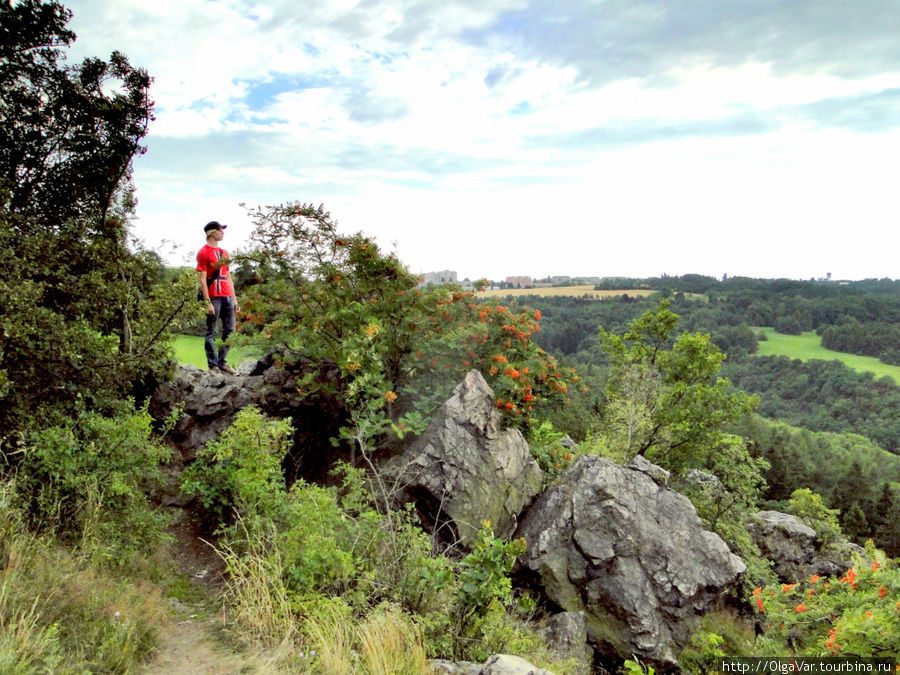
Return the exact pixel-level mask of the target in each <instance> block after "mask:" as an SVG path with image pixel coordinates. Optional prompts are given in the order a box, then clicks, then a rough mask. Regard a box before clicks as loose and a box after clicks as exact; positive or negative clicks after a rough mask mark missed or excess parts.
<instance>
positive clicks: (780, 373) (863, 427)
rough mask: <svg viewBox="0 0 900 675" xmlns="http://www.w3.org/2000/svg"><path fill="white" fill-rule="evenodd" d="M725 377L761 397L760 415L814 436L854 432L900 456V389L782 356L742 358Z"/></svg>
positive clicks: (835, 365)
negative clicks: (899, 452) (830, 432)
mask: <svg viewBox="0 0 900 675" xmlns="http://www.w3.org/2000/svg"><path fill="white" fill-rule="evenodd" d="M723 372H724V373H725V374H726V375H727V376H728V377H729V378H731V380H732V382H734V385H735V386H736V387H740V388H741V389H743V390H744V391H747V392H750V393H752V394H757V395H758V396H759V397H760V406H759V412H760V413H761V414H763V415H765V416H766V417H771V418H778V419H783V420H785V421H787V422H790V423H791V424H793V425H795V426H802V427H806V428H808V429H811V430H813V431H835V432H845V431H846V432H852V433H856V434H860V435H862V436H866V437H867V438H870V439H872V440H873V441H875V442H876V443H878V444H879V445H881V446H882V447H883V448H886V449H887V450H890V451H891V452H895V453H896V452H898V451H900V387H898V386H897V385H896V384H895V383H894V382H893V380H891V379H890V378H887V377H883V378H880V379H875V377H874V376H873V375H872V374H871V373H858V372H856V371H854V370H852V369H851V368H849V367H847V366H845V365H844V364H843V363H840V362H839V361H819V360H813V361H808V362H802V361H799V360H796V359H790V358H788V357H786V356H765V357H754V358H749V359H741V360H738V361H735V362H731V361H729V362H728V363H726V364H725V366H724V368H723Z"/></svg>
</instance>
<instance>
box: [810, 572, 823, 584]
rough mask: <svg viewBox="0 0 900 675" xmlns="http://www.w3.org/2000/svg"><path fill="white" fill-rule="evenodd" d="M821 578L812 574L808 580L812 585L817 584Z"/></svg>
mask: <svg viewBox="0 0 900 675" xmlns="http://www.w3.org/2000/svg"><path fill="white" fill-rule="evenodd" d="M821 578H822V577H821V576H819V575H818V574H813V575H812V576H811V577H810V578H809V583H811V584H814V583H816V582H817V581H818V580H819V579H821Z"/></svg>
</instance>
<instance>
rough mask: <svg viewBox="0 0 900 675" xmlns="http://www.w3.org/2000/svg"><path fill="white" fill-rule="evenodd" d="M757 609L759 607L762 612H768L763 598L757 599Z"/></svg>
mask: <svg viewBox="0 0 900 675" xmlns="http://www.w3.org/2000/svg"><path fill="white" fill-rule="evenodd" d="M756 607H757V609H759V611H760V612H765V611H766V607H765V605H763V601H762V598H759V597H757V598H756Z"/></svg>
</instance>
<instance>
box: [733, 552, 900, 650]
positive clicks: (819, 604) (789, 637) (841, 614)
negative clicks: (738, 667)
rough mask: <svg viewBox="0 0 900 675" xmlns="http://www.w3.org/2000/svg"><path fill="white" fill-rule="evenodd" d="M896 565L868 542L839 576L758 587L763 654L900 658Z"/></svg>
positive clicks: (756, 598) (755, 598)
mask: <svg viewBox="0 0 900 675" xmlns="http://www.w3.org/2000/svg"><path fill="white" fill-rule="evenodd" d="M898 597H900V569H898V567H897V561H896V560H892V559H890V558H887V557H886V556H885V555H884V553H883V552H882V551H879V550H878V549H876V548H875V547H874V546H873V545H872V543H871V542H869V543H868V544H867V546H866V551H865V555H858V556H856V558H855V561H854V564H853V566H852V567H851V568H850V569H848V570H847V572H846V574H845V575H844V576H842V577H840V578H839V579H835V578H825V577H820V576H819V575H813V576H811V577H810V578H809V579H806V580H804V581H802V582H800V583H796V584H783V585H777V584H773V585H770V586H765V587H758V588H756V589H755V590H754V591H753V593H752V595H751V597H750V599H751V601H752V602H753V604H754V607H755V609H756V611H757V614H758V617H759V620H760V621H761V622H762V623H763V625H764V627H765V632H764V633H763V634H762V635H761V636H760V637H759V638H758V639H757V649H758V651H759V653H761V654H765V655H767V656H860V657H893V658H898V657H900V602H898V600H897V598H898Z"/></svg>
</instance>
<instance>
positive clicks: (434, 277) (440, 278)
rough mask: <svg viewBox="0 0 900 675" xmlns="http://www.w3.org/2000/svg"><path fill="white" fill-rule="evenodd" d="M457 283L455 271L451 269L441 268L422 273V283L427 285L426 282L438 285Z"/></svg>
mask: <svg viewBox="0 0 900 675" xmlns="http://www.w3.org/2000/svg"><path fill="white" fill-rule="evenodd" d="M455 283H457V278H456V272H454V271H453V270H441V271H440V272H425V274H423V275H422V285H423V286H427V285H428V284H432V285H434V286H440V285H442V284H455Z"/></svg>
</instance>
